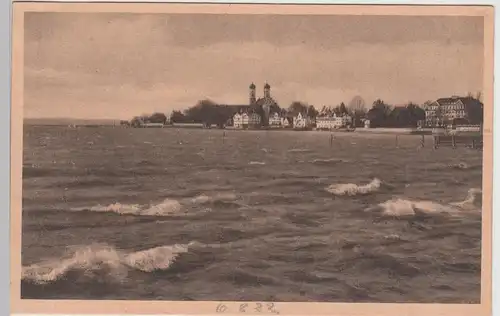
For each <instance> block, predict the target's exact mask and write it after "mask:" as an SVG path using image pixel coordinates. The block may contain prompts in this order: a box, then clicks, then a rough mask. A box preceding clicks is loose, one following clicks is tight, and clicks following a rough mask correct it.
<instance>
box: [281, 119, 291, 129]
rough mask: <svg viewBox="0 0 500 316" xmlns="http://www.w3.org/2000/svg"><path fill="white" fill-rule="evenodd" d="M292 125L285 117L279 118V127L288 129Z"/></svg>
mask: <svg viewBox="0 0 500 316" xmlns="http://www.w3.org/2000/svg"><path fill="white" fill-rule="evenodd" d="M292 123H293V122H290V120H289V118H288V117H286V116H283V117H282V118H281V127H283V128H287V127H290V126H291V125H292Z"/></svg>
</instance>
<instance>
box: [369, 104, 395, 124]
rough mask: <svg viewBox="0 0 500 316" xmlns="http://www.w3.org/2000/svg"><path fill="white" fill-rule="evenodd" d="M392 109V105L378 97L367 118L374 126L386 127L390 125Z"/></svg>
mask: <svg viewBox="0 0 500 316" xmlns="http://www.w3.org/2000/svg"><path fill="white" fill-rule="evenodd" d="M391 111H392V110H391V107H390V106H389V105H388V104H386V103H385V102H384V101H382V100H381V99H377V100H376V101H375V102H373V106H372V108H371V109H370V110H369V111H368V113H367V114H366V118H367V119H368V120H370V125H371V126H372V127H386V126H388V125H389V117H390V115H391Z"/></svg>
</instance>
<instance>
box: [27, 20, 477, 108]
mask: <svg viewBox="0 0 500 316" xmlns="http://www.w3.org/2000/svg"><path fill="white" fill-rule="evenodd" d="M37 18H38V19H40V17H37ZM32 19H33V21H31V23H32V24H33V25H38V26H40V27H41V28H42V29H45V31H44V32H38V33H37V32H32V33H31V35H29V36H28V37H27V40H26V45H25V49H26V73H25V80H26V83H25V93H26V105H25V113H26V115H27V116H38V115H45V116H66V115H67V114H72V115H74V116H78V117H82V118H85V117H93V118H97V117H108V118H116V117H117V116H118V117H120V118H128V117H130V116H133V115H137V114H140V113H143V112H146V113H150V112H153V111H164V112H167V111H171V110H173V109H184V108H186V107H188V106H191V105H193V104H195V102H196V101H197V100H199V99H202V98H211V99H213V100H215V101H218V102H224V103H240V104H241V103H245V102H247V96H248V91H247V88H248V85H249V83H250V82H252V81H253V82H255V83H256V84H257V86H258V87H259V88H258V89H259V90H260V89H262V88H261V86H262V85H263V84H264V82H265V81H268V82H269V83H270V84H271V85H272V89H273V90H272V92H273V95H274V97H275V98H276V99H277V100H278V102H279V103H280V104H281V105H282V106H287V105H288V104H290V103H291V102H292V101H294V100H301V101H306V102H309V103H311V104H314V105H316V106H318V107H320V106H322V105H324V104H337V103H340V102H341V101H344V102H349V100H350V99H351V98H352V97H353V96H355V95H361V96H362V97H363V98H364V99H365V100H366V102H367V103H371V102H372V101H373V100H374V99H376V98H382V99H384V100H386V101H387V102H392V103H402V102H407V101H410V100H411V101H414V102H424V101H425V100H427V99H433V98H437V97H440V96H445V95H450V94H465V93H467V92H468V91H471V92H475V91H479V90H482V73H483V69H482V67H483V66H482V65H483V47H482V45H480V44H478V43H477V41H469V42H467V41H464V40H451V41H436V40H426V41H424V40H420V41H416V42H408V41H395V42H394V43H391V44H389V43H387V42H386V41H385V42H384V41H381V42H370V41H355V42H352V43H347V44H346V45H343V46H338V47H331V46H330V47H328V46H321V45H312V44H309V43H307V42H306V43H303V42H288V43H287V44H286V45H285V44H282V43H281V42H283V41H281V42H280V41H278V42H279V43H275V42H273V41H269V40H261V41H257V40H251V41H223V40H219V41H213V43H210V44H206V45H197V46H193V45H184V44H181V45H179V44H178V41H179V38H176V36H178V35H172V34H175V32H173V31H172V30H175V28H173V29H172V25H171V24H172V23H174V22H172V20H175V18H173V17H168V18H158V17H156V16H155V17H151V16H140V18H134V17H131V16H119V18H110V17H109V16H106V18H104V17H102V16H101V18H99V19H97V18H94V19H93V20H96V23H95V24H92V25H88V26H86V27H85V28H82V27H81V26H80V25H81V24H82V21H81V20H85V19H86V18H83V17H81V16H79V17H77V18H75V19H69V18H67V17H64V18H63V17H60V16H59V15H56V18H53V19H46V18H45V19H42V22H43V23H42V22H40V21H38V22H36V21H34V20H36V19H35V18H32ZM79 19H80V20H79ZM219 19H222V18H220V17H219ZM192 20H193V21H196V18H194V17H193V18H192ZM47 21H49V22H50V23H49V25H46V24H45V23H47ZM35 22H36V23H35ZM184 23H186V22H184ZM193 23H194V22H193ZM174 25H175V23H174ZM185 25H189V24H185ZM62 26H65V27H62ZM195 30H196V32H202V30H201V29H200V28H195ZM192 32H195V31H192ZM226 32H229V31H226ZM371 32H372V31H371ZM408 32H410V31H408ZM372 33H373V32H372ZM451 33H453V32H451ZM379 36H380V35H379ZM392 36H395V35H392ZM193 37H196V36H193ZM427 37H428V36H427ZM427 37H425V36H421V38H427ZM202 42H203V41H202ZM259 93H260V94H261V93H262V91H259ZM63 104H64V106H63Z"/></svg>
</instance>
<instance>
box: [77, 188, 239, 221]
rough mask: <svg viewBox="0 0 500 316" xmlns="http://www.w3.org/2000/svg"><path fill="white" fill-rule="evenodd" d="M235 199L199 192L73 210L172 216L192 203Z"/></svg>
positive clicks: (228, 194) (224, 195)
mask: <svg viewBox="0 0 500 316" xmlns="http://www.w3.org/2000/svg"><path fill="white" fill-rule="evenodd" d="M236 199H237V196H236V194H233V193H220V194H215V195H212V196H209V195H205V194H201V195H198V196H196V197H193V198H189V199H182V200H175V199H169V198H167V199H165V200H163V201H162V202H160V203H158V204H152V205H141V204H121V203H113V204H110V205H107V206H106V205H97V206H93V207H90V208H88V207H83V208H74V209H73V211H91V212H113V213H117V214H120V215H137V216H172V215H178V214H180V213H182V212H183V211H185V209H186V208H189V207H192V206H194V205H202V204H206V203H214V202H229V201H234V200H236Z"/></svg>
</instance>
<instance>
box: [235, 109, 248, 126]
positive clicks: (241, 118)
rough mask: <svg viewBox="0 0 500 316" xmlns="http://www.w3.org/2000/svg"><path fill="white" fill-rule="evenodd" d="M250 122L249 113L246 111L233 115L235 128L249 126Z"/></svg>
mask: <svg viewBox="0 0 500 316" xmlns="http://www.w3.org/2000/svg"><path fill="white" fill-rule="evenodd" d="M248 122H249V117H248V114H246V113H241V114H240V113H236V114H235V115H234V116H233V126H234V128H247V127H248Z"/></svg>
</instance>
